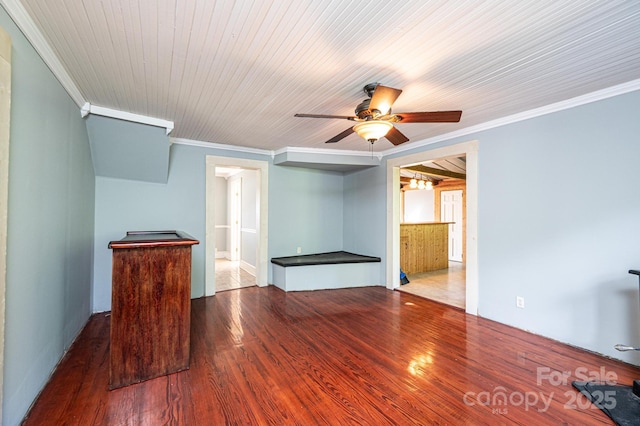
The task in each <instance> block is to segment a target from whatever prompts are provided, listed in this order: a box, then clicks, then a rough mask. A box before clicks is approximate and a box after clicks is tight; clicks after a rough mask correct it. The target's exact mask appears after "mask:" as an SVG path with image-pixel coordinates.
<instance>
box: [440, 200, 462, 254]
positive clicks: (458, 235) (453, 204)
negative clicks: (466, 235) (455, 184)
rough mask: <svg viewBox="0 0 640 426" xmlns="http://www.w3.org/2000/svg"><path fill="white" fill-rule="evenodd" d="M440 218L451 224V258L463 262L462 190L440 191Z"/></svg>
mask: <svg viewBox="0 0 640 426" xmlns="http://www.w3.org/2000/svg"><path fill="white" fill-rule="evenodd" d="M440 220H441V221H442V222H452V223H451V224H449V260H452V261H454V262H462V190H461V189H459V190H456V191H442V192H441V193H440Z"/></svg>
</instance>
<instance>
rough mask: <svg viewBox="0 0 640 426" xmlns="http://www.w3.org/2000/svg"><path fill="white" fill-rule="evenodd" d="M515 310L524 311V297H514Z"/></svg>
mask: <svg viewBox="0 0 640 426" xmlns="http://www.w3.org/2000/svg"><path fill="white" fill-rule="evenodd" d="M516 308H520V309H524V297H522V296H516Z"/></svg>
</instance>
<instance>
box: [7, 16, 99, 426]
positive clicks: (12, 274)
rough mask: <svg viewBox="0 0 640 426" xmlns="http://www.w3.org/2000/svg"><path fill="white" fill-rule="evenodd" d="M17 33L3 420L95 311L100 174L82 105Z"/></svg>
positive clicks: (16, 415) (10, 421) (24, 402)
mask: <svg viewBox="0 0 640 426" xmlns="http://www.w3.org/2000/svg"><path fill="white" fill-rule="evenodd" d="M0 26H2V27H3V28H4V29H5V30H7V32H8V33H9V34H10V35H11V37H12V43H13V49H12V96H11V136H10V138H11V141H10V156H9V204H8V238H7V249H8V250H7V287H6V325H5V352H4V389H3V395H4V401H3V411H2V417H3V419H2V420H3V424H5V425H15V424H18V423H19V422H20V421H21V420H22V418H23V416H24V414H25V413H26V411H27V409H28V408H29V406H30V405H31V403H32V401H33V400H34V398H35V397H36V396H37V394H38V392H40V390H41V389H42V387H43V386H44V384H45V383H46V381H47V380H48V378H49V375H50V374H51V372H52V370H53V368H54V367H55V366H56V364H57V363H58V361H59V360H60V358H61V357H62V355H63V354H64V352H65V350H66V349H67V348H68V347H69V345H70V344H71V342H72V340H73V339H74V338H75V336H76V335H77V334H78V332H79V331H80V329H81V328H82V327H83V326H84V324H85V323H86V321H87V319H88V318H89V315H90V301H91V297H90V294H91V270H92V249H93V230H94V224H93V209H94V203H93V201H94V175H93V167H92V163H91V155H90V150H89V141H88V136H87V131H86V127H85V124H84V122H83V121H82V119H81V117H80V109H79V108H78V107H77V106H76V105H75V104H74V103H73V101H72V100H71V98H69V96H68V95H67V93H66V92H65V90H64V89H63V88H62V86H61V85H60V84H59V83H58V81H57V80H56V79H55V78H54V76H53V74H52V73H51V72H50V71H49V69H48V68H47V66H46V65H45V64H44V63H43V62H42V60H41V59H40V57H39V56H38V55H37V54H36V52H35V51H34V50H33V48H32V47H31V45H30V44H29V43H28V42H27V41H26V39H25V38H24V37H23V35H22V34H21V33H20V31H19V30H18V29H17V28H16V27H15V25H14V24H13V22H12V21H11V20H10V19H9V17H8V16H7V14H6V12H5V11H4V9H2V8H0Z"/></svg>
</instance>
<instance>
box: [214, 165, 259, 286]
mask: <svg viewBox="0 0 640 426" xmlns="http://www.w3.org/2000/svg"><path fill="white" fill-rule="evenodd" d="M219 167H224V168H234V169H241V170H245V171H252V172H254V173H255V180H254V183H253V187H251V188H250V189H248V193H251V194H255V205H254V206H253V208H248V209H247V211H248V212H249V213H250V214H251V215H250V216H248V217H253V218H254V219H253V222H251V223H249V224H247V226H244V227H243V226H242V219H239V222H240V223H239V224H238V225H239V226H238V228H239V229H240V233H241V236H240V238H239V243H238V245H237V247H238V253H239V255H238V256H239V258H238V260H237V262H239V264H238V268H239V269H241V270H245V272H246V270H247V269H249V270H250V271H251V272H252V273H253V276H252V277H251V278H250V279H251V284H250V285H256V284H257V285H258V286H260V287H264V286H266V285H267V280H268V277H267V274H268V262H267V256H268V255H267V229H268V208H269V200H268V196H269V194H268V187H269V165H268V162H266V161H259V160H246V159H242V158H231V157H217V156H212V155H210V156H207V157H206V172H205V174H206V185H205V186H206V195H205V199H206V205H205V222H206V224H205V227H206V237H205V259H206V261H205V294H204V296H213V295H215V293H216V269H217V264H218V265H219V264H220V263H219V262H217V260H218V259H219V258H221V257H225V255H228V253H225V252H228V250H226V249H225V250H216V249H217V248H218V247H221V245H222V243H221V242H220V241H221V238H222V237H221V234H224V236H225V241H226V235H227V232H230V229H231V226H229V225H228V224H223V223H221V222H223V221H221V220H219V219H220V216H221V215H223V214H224V213H223V211H222V210H221V209H220V205H219V204H220V203H219V202H217V200H218V198H217V196H218V195H219V193H220V192H222V189H221V186H220V183H219V182H217V181H216V168H219ZM239 210H240V212H241V211H242V207H241V206H240V208H239ZM225 211H226V210H225ZM254 213H255V214H254ZM227 214H228V213H227ZM240 215H242V214H241V213H240ZM221 227H222V228H224V232H221V230H220V229H221ZM245 236H249V237H248V238H247V241H249V243H245V244H242V242H241V241H242V239H243V237H245ZM243 250H244V251H243ZM219 252H222V253H219ZM243 259H246V260H247V261H246V265H245V264H242V262H243ZM251 268H252V269H251ZM234 270H235V269H234ZM238 274H239V272H238ZM254 277H255V278H254ZM238 278H239V281H241V282H242V283H244V284H246V281H247V280H246V276H244V279H243V276H238ZM240 285H243V284H240Z"/></svg>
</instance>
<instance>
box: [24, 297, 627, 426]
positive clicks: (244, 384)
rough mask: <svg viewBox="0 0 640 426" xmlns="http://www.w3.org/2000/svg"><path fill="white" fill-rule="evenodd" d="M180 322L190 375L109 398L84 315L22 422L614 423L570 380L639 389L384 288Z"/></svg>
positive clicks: (575, 353)
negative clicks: (584, 376) (599, 378)
mask: <svg viewBox="0 0 640 426" xmlns="http://www.w3.org/2000/svg"><path fill="white" fill-rule="evenodd" d="M191 315H192V316H191V362H190V369H189V370H187V371H182V372H179V373H175V374H171V375H168V376H164V377H160V378H156V379H153V380H149V381H146V382H142V383H139V384H134V385H131V386H127V387H124V388H121V389H115V390H112V391H109V390H108V387H109V363H108V359H109V316H108V315H105V314H97V315H94V316H93V317H92V318H91V319H90V320H89V322H88V324H87V326H86V327H85V329H84V330H83V332H82V333H81V334H80V336H79V337H78V339H77V341H76V342H75V343H74V344H73V346H72V347H71V348H70V350H69V352H68V353H67V354H66V355H65V357H64V359H63V360H62V361H61V363H60V365H59V367H58V369H57V370H56V372H55V373H54V374H53V376H52V378H51V380H50V382H49V383H48V384H47V386H46V387H45V389H44V390H43V391H42V393H41V395H40V397H39V398H38V400H37V401H36V402H35V404H34V406H33V407H32V409H31V411H30V413H29V415H28V416H27V418H26V419H25V421H24V424H25V425H27V426H28V425H59V424H68V425H160V424H162V425H165V424H169V425H249V424H250V425H276V424H277V425H310V424H341V425H342V424H354V425H361V424H370V425H382V424H398V425H405V424H407V425H408V424H420V425H424V424H442V425H451V424H454V425H455V424H471V425H476V424H477V425H483V424H491V425H493V424H522V425H530V424H581V425H584V424H612V422H611V421H610V420H609V419H608V417H607V416H606V415H605V414H604V413H602V412H601V411H600V410H598V409H596V408H595V407H593V406H592V405H591V404H590V403H588V402H587V401H586V400H585V399H584V398H580V396H579V394H578V393H577V392H575V391H574V390H573V388H572V387H571V381H572V380H576V379H578V377H575V376H576V375H577V374H579V373H580V372H582V371H584V372H599V371H606V372H608V373H612V374H615V376H616V381H617V382H618V383H620V384H630V383H631V382H632V380H633V379H634V378H635V379H637V378H640V368H638V367H635V366H632V365H629V364H625V363H622V362H617V361H614V360H611V359H608V358H605V357H601V356H598V355H596V354H593V353H590V352H587V351H583V350H579V349H577V348H574V347H571V346H568V345H564V344H561V343H559V342H556V341H553V340H550V339H545V338H542V337H540V336H536V335H533V334H530V333H527V332H524V331H521V330H517V329H514V328H512V327H508V326H505V325H502V324H498V323H495V322H493V321H489V320H486V319H483V318H478V317H474V316H469V315H467V314H465V313H464V312H463V311H461V310H459V309H456V308H451V307H448V306H446V305H443V304H440V303H435V302H431V301H429V300H426V299H422V298H419V297H417V296H414V295H411V294H406V293H402V292H398V291H390V290H387V289H385V288H382V287H368V288H354V289H342V290H326V291H313V292H295V293H285V292H282V291H281V290H279V289H277V288H275V287H266V288H258V287H251V288H245V289H241V290H231V291H226V292H223V293H218V294H217V295H216V296H214V297H208V298H202V299H196V300H193V301H192V313H191ZM541 371H542V375H541ZM562 372H570V373H571V374H570V376H569V377H567V379H566V380H565V381H564V382H562V383H556V382H553V380H550V377H551V376H550V375H554V374H555V375H558V374H561V373H562ZM553 377H557V376H553ZM501 396H504V398H506V399H504V398H503V399H501V398H500V397H501ZM534 398H535V399H534ZM572 405H573V406H575V407H572Z"/></svg>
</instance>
